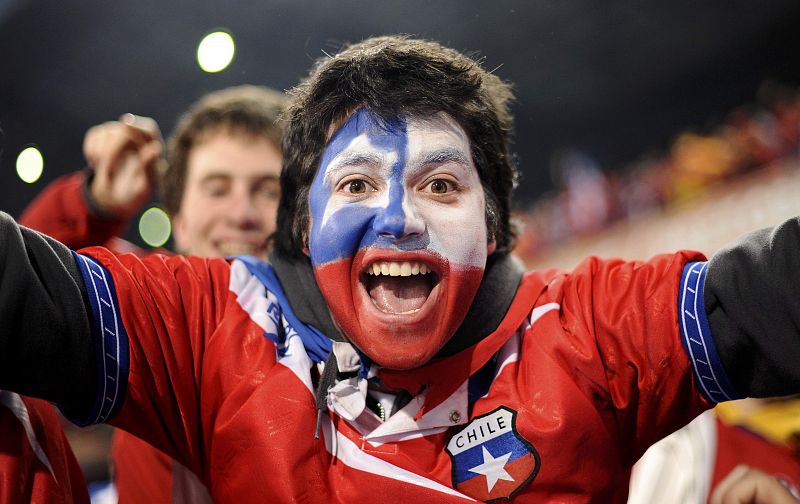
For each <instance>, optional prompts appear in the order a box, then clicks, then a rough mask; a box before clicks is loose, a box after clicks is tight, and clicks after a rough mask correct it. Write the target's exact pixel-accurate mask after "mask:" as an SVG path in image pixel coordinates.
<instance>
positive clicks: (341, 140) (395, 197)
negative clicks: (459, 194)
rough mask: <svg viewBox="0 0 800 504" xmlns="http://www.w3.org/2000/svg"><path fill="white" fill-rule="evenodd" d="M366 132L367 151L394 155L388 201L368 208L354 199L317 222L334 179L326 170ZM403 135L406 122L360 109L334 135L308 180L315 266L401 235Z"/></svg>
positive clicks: (406, 143)
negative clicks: (331, 178) (312, 176)
mask: <svg viewBox="0 0 800 504" xmlns="http://www.w3.org/2000/svg"><path fill="white" fill-rule="evenodd" d="M362 135H366V137H367V139H368V140H369V145H370V149H371V150H373V151H377V152H381V153H393V154H395V156H396V158H395V160H394V162H393V163H392V165H391V167H390V171H389V176H388V205H386V206H385V207H371V206H367V205H365V204H363V203H361V202H359V201H354V202H349V203H347V202H346V203H344V204H342V206H340V207H339V208H338V209H337V210H335V211H334V212H333V213H332V215H330V217H329V218H328V220H327V222H325V223H324V225H323V224H322V222H323V217H324V215H325V212H326V210H327V208H328V204H329V202H330V199H331V196H332V195H333V194H334V192H335V191H336V187H335V185H334V184H335V183H336V182H335V181H330V180H328V179H327V177H326V174H327V169H328V166H329V165H330V163H331V162H332V161H333V160H334V159H336V157H337V156H338V155H339V154H341V153H342V152H343V151H345V150H346V149H347V148H348V147H350V145H351V144H352V142H353V140H355V139H356V138H358V137H360V136H362ZM407 145H408V133H407V129H406V121H405V119H403V118H394V119H392V120H388V121H382V120H380V119H378V118H377V117H375V116H374V115H373V114H371V113H370V112H368V111H367V110H366V109H364V108H361V109H359V110H357V111H356V112H355V113H354V114H353V115H352V116H351V117H350V118H349V119H348V120H347V121H346V122H345V123H344V124H343V125H342V126H341V128H339V130H338V131H337V132H336V133H335V134H334V135H333V137H332V138H331V140H330V142H329V143H328V146H327V147H326V149H325V152H324V154H323V156H322V161H321V162H320V167H319V169H318V170H317V174H316V175H315V177H314V181H313V182H312V184H311V190H310V194H309V204H310V207H311V218H312V228H311V237H310V238H311V239H310V244H309V249H310V254H311V262H312V264H314V265H315V266H317V265H321V264H325V263H328V262H331V261H334V260H337V259H343V258H347V257H353V256H354V255H355V254H356V252H357V251H358V250H359V249H362V248H366V247H369V246H372V245H375V244H376V243H378V242H382V241H393V240H394V239H396V238H399V237H402V236H403V233H404V231H405V226H406V216H405V213H404V211H403V197H404V188H403V175H404V173H403V172H404V168H405V164H406V157H407Z"/></svg>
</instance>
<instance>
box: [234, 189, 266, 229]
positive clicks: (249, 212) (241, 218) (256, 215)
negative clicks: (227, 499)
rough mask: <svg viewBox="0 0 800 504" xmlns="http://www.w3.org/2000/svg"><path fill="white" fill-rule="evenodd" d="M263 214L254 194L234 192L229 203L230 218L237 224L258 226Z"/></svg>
mask: <svg viewBox="0 0 800 504" xmlns="http://www.w3.org/2000/svg"><path fill="white" fill-rule="evenodd" d="M261 219H262V215H261V213H260V211H259V209H258V206H257V205H256V204H255V201H254V198H253V195H251V194H249V193H247V192H241V191H239V192H234V193H233V194H232V198H231V201H230V204H229V205H228V220H229V221H230V222H231V223H233V224H234V225H235V226H237V227H240V228H243V229H246V228H251V227H257V226H258V224H259V222H260V221H261Z"/></svg>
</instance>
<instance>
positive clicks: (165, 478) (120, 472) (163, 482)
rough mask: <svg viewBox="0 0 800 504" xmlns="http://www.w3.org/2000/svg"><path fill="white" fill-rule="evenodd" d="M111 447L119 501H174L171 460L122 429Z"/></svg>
mask: <svg viewBox="0 0 800 504" xmlns="http://www.w3.org/2000/svg"><path fill="white" fill-rule="evenodd" d="M111 448H112V450H111V456H112V459H113V461H114V484H115V485H116V486H117V494H118V496H119V504H135V503H139V502H144V503H147V502H150V503H156V502H165V503H167V502H172V459H170V458H169V457H167V456H166V455H164V454H163V453H161V452H160V451H158V450H156V449H155V448H153V447H152V446H150V445H149V444H147V443H145V442H144V441H142V440H140V439H139V438H137V437H136V436H132V435H131V434H128V433H127V432H125V431H121V430H119V429H117V430H116V431H115V432H114V438H113V442H112V445H111Z"/></svg>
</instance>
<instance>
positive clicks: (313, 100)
mask: <svg viewBox="0 0 800 504" xmlns="http://www.w3.org/2000/svg"><path fill="white" fill-rule="evenodd" d="M289 94H290V96H291V98H292V103H291V105H290V107H289V109H288V112H287V120H286V123H285V130H284V136H283V153H284V165H283V170H282V172H281V203H280V207H279V209H278V231H277V233H276V235H275V242H274V244H275V248H276V249H277V251H278V252H279V253H281V254H283V255H285V256H288V257H300V256H301V255H302V251H303V249H304V248H305V247H306V246H307V233H308V227H309V202H308V196H309V188H310V187H311V183H312V181H313V179H314V175H315V174H316V171H317V169H318V168H319V164H320V161H321V158H322V153H323V151H324V149H325V146H326V143H327V141H328V140H329V137H330V135H331V133H332V129H333V128H332V127H333V126H336V125H339V124H340V123H341V122H342V121H344V120H345V119H346V118H347V116H348V115H349V114H351V113H352V112H353V111H354V110H356V109H357V108H359V107H365V108H366V109H368V110H369V111H370V112H372V113H373V114H375V115H377V116H378V117H381V118H384V119H389V118H392V117H397V116H401V115H402V116H406V117H411V116H423V117H424V116H430V115H433V114H435V113H437V112H445V113H447V114H449V115H450V116H451V117H453V118H454V119H455V120H456V121H457V122H458V123H459V124H460V125H461V127H462V128H464V130H465V131H466V132H467V135H468V137H469V139H470V144H471V147H472V158H473V161H474V163H475V166H476V167H477V169H478V173H479V175H480V179H481V183H482V184H483V189H484V193H485V195H486V225H487V228H488V231H489V237H490V239H491V238H494V239H495V240H496V242H497V249H496V251H495V253H496V254H505V253H508V251H510V249H511V247H512V246H513V242H514V238H515V233H514V230H513V229H512V226H511V222H510V207H511V196H512V193H513V191H514V187H515V185H516V181H517V170H516V167H515V163H514V159H513V156H512V155H511V153H510V150H509V149H510V145H509V144H510V136H511V132H512V118H511V114H510V113H509V110H508V104H509V101H510V100H511V98H512V92H511V87H510V85H509V84H507V83H505V82H503V81H502V80H500V79H499V78H498V77H497V76H495V75H493V74H491V73H489V72H487V71H486V70H484V69H483V68H482V67H481V66H480V64H479V63H478V62H477V61H475V60H474V59H472V58H470V57H468V56H465V55H463V54H461V53H459V52H458V51H455V50H453V49H449V48H447V47H444V46H442V45H440V44H438V43H436V42H432V41H427V40H418V39H412V38H408V37H406V36H384V37H375V38H370V39H367V40H364V41H362V42H359V43H357V44H353V45H350V46H348V47H345V48H344V49H343V50H342V51H341V52H339V53H338V54H337V55H335V56H333V57H325V58H321V59H320V60H318V61H317V63H316V64H315V65H314V67H313V69H312V71H311V74H310V76H309V77H308V78H307V79H306V80H304V81H303V82H302V83H301V84H299V85H298V86H297V87H295V88H294V89H293V90H292V91H290V92H289Z"/></svg>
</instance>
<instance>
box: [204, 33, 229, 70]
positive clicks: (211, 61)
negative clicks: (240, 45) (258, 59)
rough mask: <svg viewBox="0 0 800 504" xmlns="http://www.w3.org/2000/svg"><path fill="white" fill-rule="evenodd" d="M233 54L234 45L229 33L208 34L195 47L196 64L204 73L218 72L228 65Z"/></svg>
mask: <svg viewBox="0 0 800 504" xmlns="http://www.w3.org/2000/svg"><path fill="white" fill-rule="evenodd" d="M235 52H236V44H234V42H233V37H231V35H230V33H226V32H222V31H219V32H214V33H209V34H208V35H206V36H205V37H203V40H201V41H200V45H198V46H197V64H199V65H200V68H202V69H203V70H205V71H206V72H209V73H214V72H219V71H220V70H224V69H225V68H227V67H228V65H230V63H231V61H232V60H233V54H234V53H235Z"/></svg>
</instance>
